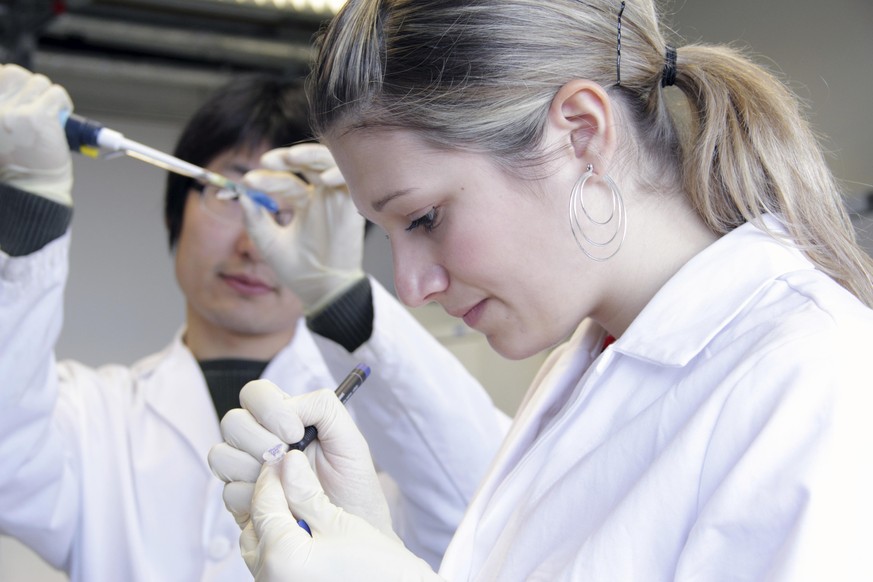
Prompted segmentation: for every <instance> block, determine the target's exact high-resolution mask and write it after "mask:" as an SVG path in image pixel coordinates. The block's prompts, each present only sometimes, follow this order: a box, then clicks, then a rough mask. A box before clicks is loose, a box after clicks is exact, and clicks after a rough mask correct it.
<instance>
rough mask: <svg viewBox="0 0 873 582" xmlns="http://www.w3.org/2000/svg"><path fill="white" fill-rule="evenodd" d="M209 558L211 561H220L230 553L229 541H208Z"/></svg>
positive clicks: (222, 539)
mask: <svg viewBox="0 0 873 582" xmlns="http://www.w3.org/2000/svg"><path fill="white" fill-rule="evenodd" d="M208 551H209V557H210V558H211V559H213V560H220V559H222V558H223V557H225V556H226V555H227V553H228V552H229V551H230V540H229V539H227V538H221V537H219V538H212V540H210V541H209V548H208Z"/></svg>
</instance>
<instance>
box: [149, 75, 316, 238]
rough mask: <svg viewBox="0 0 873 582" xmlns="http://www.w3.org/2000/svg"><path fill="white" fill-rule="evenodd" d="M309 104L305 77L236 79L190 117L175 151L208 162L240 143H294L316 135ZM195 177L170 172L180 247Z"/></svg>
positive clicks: (171, 220) (169, 212)
mask: <svg viewBox="0 0 873 582" xmlns="http://www.w3.org/2000/svg"><path fill="white" fill-rule="evenodd" d="M311 135H312V134H311V131H310V126H309V107H308V105H307V102H306V95H305V93H304V90H303V81H302V80H301V79H297V78H287V77H280V76H275V75H270V74H267V73H250V74H245V75H242V76H240V77H237V78H235V79H234V80H233V81H231V82H229V83H227V84H226V85H224V86H222V87H221V88H219V89H218V90H216V91H215V92H214V93H213V94H212V95H211V96H210V97H209V98H208V99H207V101H206V102H205V103H204V104H203V105H202V106H201V107H200V109H198V110H197V112H196V113H194V115H193V116H192V117H191V119H190V120H188V123H187V124H186V126H185V128H184V129H183V130H182V135H181V136H180V137H179V141H178V142H177V144H176V149H175V151H174V152H173V153H174V154H175V155H176V157H179V158H181V159H183V160H185V161H187V162H190V163H192V164H195V165H197V166H206V165H208V164H209V162H211V161H212V160H213V159H214V158H215V157H217V156H218V155H219V154H221V153H223V152H226V151H228V150H231V149H236V148H241V149H245V148H258V147H261V146H263V145H266V146H267V147H270V148H274V147H281V146H289V145H292V144H295V143H299V142H302V141H309V140H311ZM193 184H194V181H193V180H192V179H191V178H187V177H185V176H180V175H178V174H174V173H170V174H168V175H167V188H166V194H165V199H164V222H165V223H166V225H167V231H168V234H169V242H170V249H171V250H172V249H174V248H175V246H176V243H177V242H178V240H179V234H180V232H181V230H182V215H183V213H184V211H185V201H186V199H187V197H188V193H189V190H190V188H191V186H192V185H193Z"/></svg>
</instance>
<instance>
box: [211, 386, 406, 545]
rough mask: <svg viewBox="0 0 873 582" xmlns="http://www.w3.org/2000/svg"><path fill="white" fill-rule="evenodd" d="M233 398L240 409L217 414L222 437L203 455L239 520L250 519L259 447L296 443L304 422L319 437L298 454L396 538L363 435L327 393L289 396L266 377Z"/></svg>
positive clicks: (338, 499) (350, 506)
mask: <svg viewBox="0 0 873 582" xmlns="http://www.w3.org/2000/svg"><path fill="white" fill-rule="evenodd" d="M240 403H241V404H242V405H243V407H244V408H243V409H239V408H237V409H234V410H231V411H229V412H228V413H227V414H226V415H225V416H224V418H223V419H221V434H222V436H223V437H224V440H225V442H224V443H220V444H218V445H215V446H214V447H212V449H211V450H210V451H209V456H208V461H209V465H210V467H211V468H212V471H213V473H215V474H216V476H218V478H220V479H221V480H223V481H225V483H226V485H225V488H224V502H225V505H226V506H227V508H228V510H229V511H230V512H231V513H232V514H233V516H234V518H235V519H236V521H237V523H238V524H239V525H240V527H245V526H246V524H247V523H248V521H249V517H250V504H251V498H252V493H253V491H254V483H255V481H256V479H257V478H258V474H259V472H260V471H261V464H262V463H263V462H264V458H263V455H264V453H265V452H266V451H268V450H269V449H271V448H272V447H274V446H275V445H276V444H278V443H288V444H290V443H296V442H297V441H299V440H300V439H301V438H303V431H304V427H306V426H315V427H316V429H317V430H318V438H317V439H316V440H315V441H313V442H312V443H311V444H310V445H309V446H308V447H306V451H305V453H306V456H308V457H309V458H310V460H311V461H312V464H313V467H314V468H315V472H316V473H317V474H318V478H319V480H320V481H321V486H322V487H324V491H325V493H326V494H327V496H328V497H329V498H330V500H331V501H332V502H333V503H334V504H335V505H338V506H340V507H342V508H343V509H344V510H345V511H347V512H349V513H351V514H353V515H357V516H359V517H361V518H363V519H364V520H366V521H367V522H369V523H370V524H371V525H372V526H374V527H375V528H376V529H378V530H379V531H381V532H382V533H383V535H385V536H386V537H389V538H392V539H397V536H396V534H395V533H394V531H393V529H392V527H391V515H390V512H389V510H388V502H387V501H386V500H385V495H384V493H383V492H382V488H381V485H380V483H379V477H378V476H377V475H376V470H375V468H374V467H373V461H372V458H371V456H370V449H369V447H368V446H367V442H366V440H364V437H363V435H361V433H360V431H358V428H357V426H355V423H354V421H353V420H352V418H351V416H350V415H349V413H348V410H346V408H345V407H344V406H343V405H342V403H340V401H339V399H338V398H337V397H336V395H335V394H334V393H333V392H331V391H330V390H319V391H316V392H311V393H309V394H304V395H302V396H289V395H288V394H286V393H285V392H283V391H282V390H280V389H279V388H278V387H277V386H276V385H275V384H273V383H272V382H270V381H269V380H255V381H252V382H249V383H248V384H246V385H245V386H243V389H242V390H241V391H240Z"/></svg>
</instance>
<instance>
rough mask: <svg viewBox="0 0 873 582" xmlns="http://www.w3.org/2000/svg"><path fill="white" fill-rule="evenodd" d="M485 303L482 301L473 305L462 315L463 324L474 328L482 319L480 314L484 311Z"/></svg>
mask: <svg viewBox="0 0 873 582" xmlns="http://www.w3.org/2000/svg"><path fill="white" fill-rule="evenodd" d="M485 302H486V300H485V299H483V300H482V301H480V302H479V303H477V304H476V305H474V306H473V307H472V308H471V309H470V310H469V311H467V313H465V314H464V317H463V318H462V319H463V320H464V323H466V324H467V325H468V326H470V327H476V324H477V323H478V322H479V320H480V319H482V313H483V312H484V311H485Z"/></svg>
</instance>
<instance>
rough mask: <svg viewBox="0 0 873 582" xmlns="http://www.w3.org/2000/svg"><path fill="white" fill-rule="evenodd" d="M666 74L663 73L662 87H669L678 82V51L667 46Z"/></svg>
mask: <svg viewBox="0 0 873 582" xmlns="http://www.w3.org/2000/svg"><path fill="white" fill-rule="evenodd" d="M666 52H667V54H666V57H665V60H664V72H663V73H661V87H669V86H671V85H673V84H674V83H675V82H676V49H674V48H673V47H671V46H670V45H667V51H666Z"/></svg>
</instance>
